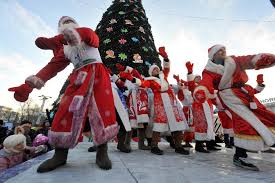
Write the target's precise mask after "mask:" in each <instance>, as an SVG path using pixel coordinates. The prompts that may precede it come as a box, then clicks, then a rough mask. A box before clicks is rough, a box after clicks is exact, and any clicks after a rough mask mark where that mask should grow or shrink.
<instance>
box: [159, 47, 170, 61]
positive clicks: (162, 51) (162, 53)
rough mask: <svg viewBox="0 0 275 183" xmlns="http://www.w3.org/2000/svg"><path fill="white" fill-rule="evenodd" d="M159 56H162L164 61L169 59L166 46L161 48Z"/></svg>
mask: <svg viewBox="0 0 275 183" xmlns="http://www.w3.org/2000/svg"><path fill="white" fill-rule="evenodd" d="M159 54H160V56H162V57H163V58H164V59H167V58H168V55H167V53H166V51H165V47H164V46H162V47H159Z"/></svg>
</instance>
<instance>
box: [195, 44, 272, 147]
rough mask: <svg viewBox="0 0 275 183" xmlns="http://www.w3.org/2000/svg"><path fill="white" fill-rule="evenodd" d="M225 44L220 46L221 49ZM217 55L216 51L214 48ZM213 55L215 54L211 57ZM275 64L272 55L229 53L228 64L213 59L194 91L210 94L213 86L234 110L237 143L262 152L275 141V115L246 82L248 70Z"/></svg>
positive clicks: (220, 97)
mask: <svg viewBox="0 0 275 183" xmlns="http://www.w3.org/2000/svg"><path fill="white" fill-rule="evenodd" d="M222 47H224V46H222V45H216V46H214V47H212V48H214V49H213V50H215V51H217V50H219V49H220V48H222ZM212 52H213V53H212V55H214V51H212ZM210 58H211V57H210ZM274 65H275V56H274V55H272V54H257V55H247V56H228V57H226V59H225V60H224V65H218V64H215V63H214V62H212V60H209V61H208V63H207V65H206V67H205V69H204V71H203V74H202V77H203V78H202V81H201V82H200V86H198V87H197V88H196V89H195V91H194V96H196V92H198V91H201V90H203V91H205V93H206V96H209V93H210V92H211V91H213V89H215V90H218V93H217V96H218V98H219V100H220V101H221V104H222V105H223V107H225V108H226V109H227V110H229V111H230V113H231V115H232V120H233V128H234V133H235V136H234V141H235V146H237V147H241V148H244V149H247V150H253V151H260V150H263V149H265V148H266V147H267V146H271V145H273V144H274V143H275V135H274V133H275V121H274V119H275V114H274V113H272V112H270V111H268V110H267V109H266V108H265V107H264V106H263V105H262V104H261V103H260V102H259V101H258V100H257V99H256V98H255V96H254V94H255V93H254V92H255V90H254V89H253V88H252V87H251V86H249V85H245V83H246V82H247V81H248V76H247V74H246V72H245V70H247V69H262V68H267V67H272V66H274Z"/></svg>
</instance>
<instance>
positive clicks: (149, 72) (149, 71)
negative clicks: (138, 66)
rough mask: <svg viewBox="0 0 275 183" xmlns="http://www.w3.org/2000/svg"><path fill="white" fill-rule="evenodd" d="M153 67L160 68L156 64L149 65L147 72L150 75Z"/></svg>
mask: <svg viewBox="0 0 275 183" xmlns="http://www.w3.org/2000/svg"><path fill="white" fill-rule="evenodd" d="M155 68H158V69H159V70H160V68H159V66H157V65H151V67H150V68H149V70H148V74H149V75H150V76H152V72H153V70H154V69H155Z"/></svg>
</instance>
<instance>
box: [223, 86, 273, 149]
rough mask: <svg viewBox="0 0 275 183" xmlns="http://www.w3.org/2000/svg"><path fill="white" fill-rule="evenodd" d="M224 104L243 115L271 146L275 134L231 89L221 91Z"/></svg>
mask: <svg viewBox="0 0 275 183" xmlns="http://www.w3.org/2000/svg"><path fill="white" fill-rule="evenodd" d="M219 94H220V96H221V99H222V100H223V102H224V104H225V105H227V107H229V108H230V109H231V110H232V111H233V112H235V113H236V114H237V115H239V116H241V117H242V118H243V119H244V120H245V121H246V122H247V123H249V124H250V125H251V126H252V128H254V129H255V130H256V131H257V132H258V133H259V135H260V136H261V137H262V138H263V140H264V142H265V143H266V144H267V145H268V146H271V145H273V144H274V143H275V135H274V134H273V133H272V131H271V130H270V129H268V128H267V127H266V126H265V125H264V124H263V123H262V122H261V121H260V119H259V118H258V117H257V116H256V115H255V114H254V113H253V112H252V111H251V110H250V109H249V108H248V107H247V106H245V105H244V104H243V102H242V101H241V99H240V98H238V97H236V96H235V95H234V93H233V91H232V90H231V89H227V90H223V91H220V92H219Z"/></svg>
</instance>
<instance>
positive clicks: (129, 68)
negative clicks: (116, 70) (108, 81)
mask: <svg viewBox="0 0 275 183" xmlns="http://www.w3.org/2000/svg"><path fill="white" fill-rule="evenodd" d="M132 71H133V68H132V67H130V66H126V68H125V72H130V73H132Z"/></svg>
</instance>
